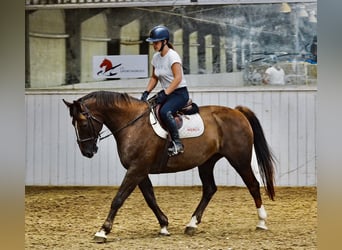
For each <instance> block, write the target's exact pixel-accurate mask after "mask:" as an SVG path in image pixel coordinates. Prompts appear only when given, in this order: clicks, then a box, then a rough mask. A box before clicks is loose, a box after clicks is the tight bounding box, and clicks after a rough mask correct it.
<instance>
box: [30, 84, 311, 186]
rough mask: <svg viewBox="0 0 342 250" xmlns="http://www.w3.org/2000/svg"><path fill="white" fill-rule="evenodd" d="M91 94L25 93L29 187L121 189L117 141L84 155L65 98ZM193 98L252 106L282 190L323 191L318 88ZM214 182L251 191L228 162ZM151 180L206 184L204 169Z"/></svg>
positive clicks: (213, 92) (225, 91) (206, 92)
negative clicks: (309, 188)
mask: <svg viewBox="0 0 342 250" xmlns="http://www.w3.org/2000/svg"><path fill="white" fill-rule="evenodd" d="M92 90H94V89H78V90H73V89H72V88H70V89H69V90H68V89H65V88H64V89H63V90H56V89H55V90H33V89H31V90H27V91H26V94H25V102H26V179H25V184H26V185H56V186H69V185H70V186H75V185H79V186H95V185H96V186H107V185H113V186H117V185H120V183H121V181H122V179H123V176H124V174H125V169H124V168H123V167H122V165H121V163H120V160H119V158H118V154H117V151H116V143H115V141H114V139H113V137H109V138H108V139H105V140H103V141H101V142H100V144H99V151H98V153H97V154H96V155H95V156H94V157H93V158H92V159H88V158H85V157H83V156H82V155H81V153H80V151H79V149H78V145H77V143H76V138H75V132H74V129H73V127H72V125H71V120H70V117H69V113H68V110H67V109H66V107H65V105H64V104H63V102H62V99H63V98H64V99H66V100H69V101H72V100H74V99H77V98H79V97H80V96H82V95H84V94H87V93H89V92H90V91H92ZM119 91H122V92H127V93H128V94H130V95H132V96H135V97H140V95H141V90H140V89H137V88H127V89H119ZM190 95H191V97H192V99H193V100H194V102H196V103H197V104H199V105H224V106H229V107H235V106H236V105H244V106H248V107H249V108H251V109H252V110H253V111H254V112H255V113H256V115H257V116H258V117H259V119H260V121H261V124H262V126H263V128H264V132H265V135H266V138H267V140H268V143H269V144H270V146H271V148H272V150H273V152H274V154H275V156H276V158H277V167H276V185H277V186H316V185H317V165H316V158H317V156H316V143H317V142H316V139H317V136H316V108H317V103H316V102H317V101H316V95H317V87H316V86H291V87H290V86H286V87H270V86H258V87H234V86H233V87H232V86H231V87H229V88H227V87H202V88H201V87H197V88H193V89H192V88H190ZM253 165H254V164H253ZM215 179H216V183H217V185H223V186H244V184H243V182H242V180H241V178H240V177H239V176H238V175H237V174H236V172H235V170H234V169H233V168H232V167H231V166H230V165H229V163H228V162H227V161H226V160H223V159H222V160H220V161H219V162H218V163H217V166H216V168H215ZM151 180H152V182H153V184H154V185H158V186H193V185H200V179H199V177H198V173H197V169H193V170H190V171H187V172H180V173H175V174H162V175H151Z"/></svg>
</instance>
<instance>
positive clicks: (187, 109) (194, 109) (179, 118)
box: [148, 97, 199, 130]
mask: <svg viewBox="0 0 342 250" xmlns="http://www.w3.org/2000/svg"><path fill="white" fill-rule="evenodd" d="M155 99H156V98H154V97H152V98H151V99H149V100H148V102H149V103H150V105H151V106H152V108H153V111H154V114H155V115H156V118H157V120H158V122H159V123H160V125H161V126H162V128H163V129H165V130H167V128H166V126H165V124H164V123H163V121H162V120H161V118H160V113H159V111H160V108H161V107H162V105H161V104H156V102H155ZM198 112H199V108H198V105H197V104H196V103H194V102H192V100H191V99H190V98H189V100H188V102H187V103H186V105H185V106H184V107H183V108H182V109H181V110H179V111H177V113H176V114H175V115H174V116H173V117H174V118H175V121H176V124H177V128H178V129H180V128H181V127H182V126H183V117H184V115H192V114H195V113H198Z"/></svg>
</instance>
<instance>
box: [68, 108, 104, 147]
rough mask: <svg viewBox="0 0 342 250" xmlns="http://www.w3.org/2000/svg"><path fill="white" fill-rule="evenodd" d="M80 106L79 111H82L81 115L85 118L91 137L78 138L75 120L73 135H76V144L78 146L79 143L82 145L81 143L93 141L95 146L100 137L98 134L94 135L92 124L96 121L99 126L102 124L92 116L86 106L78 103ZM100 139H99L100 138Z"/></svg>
mask: <svg viewBox="0 0 342 250" xmlns="http://www.w3.org/2000/svg"><path fill="white" fill-rule="evenodd" d="M80 106H81V109H82V112H81V114H82V115H84V116H85V117H86V118H87V123H88V127H90V129H91V135H90V137H87V138H83V139H82V138H81V137H80V134H79V132H78V129H77V120H75V126H74V127H75V133H76V138H77V143H78V144H80V143H83V142H87V141H93V142H94V143H95V145H96V144H97V141H98V139H99V137H100V134H96V132H95V127H94V123H93V121H96V122H98V123H100V124H103V122H102V121H100V120H99V119H98V118H96V117H95V116H93V115H92V114H91V113H90V111H89V109H88V108H87V106H86V105H84V103H82V102H80ZM100 139H101V138H100Z"/></svg>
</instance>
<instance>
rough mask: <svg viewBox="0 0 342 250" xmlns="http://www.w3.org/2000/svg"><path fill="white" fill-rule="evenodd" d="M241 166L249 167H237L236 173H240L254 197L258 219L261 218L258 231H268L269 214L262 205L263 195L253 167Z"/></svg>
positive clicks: (247, 164)
mask: <svg viewBox="0 0 342 250" xmlns="http://www.w3.org/2000/svg"><path fill="white" fill-rule="evenodd" d="M240 166H247V167H235V166H234V168H235V169H236V171H237V172H238V173H239V175H240V176H241V178H242V180H243V181H244V183H245V184H246V186H247V188H248V190H249V192H250V194H251V195H252V197H253V199H254V202H255V206H256V208H257V212H258V217H259V222H258V224H257V229H264V230H267V226H266V223H265V222H266V218H267V213H266V210H265V208H264V206H263V205H262V199H261V194H260V184H259V182H258V181H257V179H256V178H255V175H254V173H253V171H252V167H251V164H250V163H245V164H244V165H240Z"/></svg>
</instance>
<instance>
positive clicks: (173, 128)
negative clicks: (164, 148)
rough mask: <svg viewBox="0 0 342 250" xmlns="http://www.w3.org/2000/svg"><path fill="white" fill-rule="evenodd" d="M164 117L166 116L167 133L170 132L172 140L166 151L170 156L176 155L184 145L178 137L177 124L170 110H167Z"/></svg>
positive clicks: (182, 149)
mask: <svg viewBox="0 0 342 250" xmlns="http://www.w3.org/2000/svg"><path fill="white" fill-rule="evenodd" d="M166 117H167V121H166V125H167V127H168V129H169V133H170V136H171V140H172V145H171V147H169V148H168V153H169V155H170V156H173V155H178V154H180V153H183V152H184V146H183V144H182V142H181V140H180V139H179V133H178V129H177V124H176V121H175V118H174V117H173V115H172V113H171V111H169V112H167V114H166Z"/></svg>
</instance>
